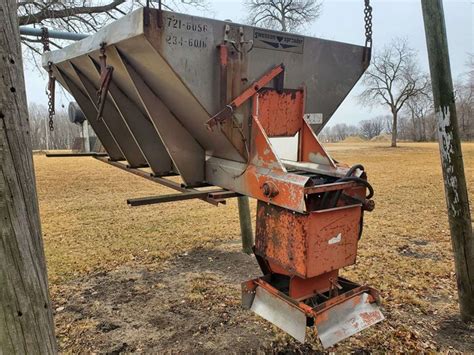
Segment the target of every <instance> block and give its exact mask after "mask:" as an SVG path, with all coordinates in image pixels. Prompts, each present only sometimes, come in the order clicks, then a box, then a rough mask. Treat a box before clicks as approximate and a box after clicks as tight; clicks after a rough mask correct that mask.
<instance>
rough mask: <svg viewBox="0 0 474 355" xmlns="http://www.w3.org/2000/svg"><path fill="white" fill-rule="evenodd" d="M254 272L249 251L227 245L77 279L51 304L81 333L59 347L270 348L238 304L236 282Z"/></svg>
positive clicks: (266, 332)
mask: <svg viewBox="0 0 474 355" xmlns="http://www.w3.org/2000/svg"><path fill="white" fill-rule="evenodd" d="M258 274H259V270H258V266H257V264H256V262H255V260H254V259H253V258H252V257H250V256H247V255H245V254H243V253H241V252H240V251H239V250H238V247H237V246H236V245H235V244H227V245H223V246H222V247H220V248H217V249H212V250H206V249H195V250H192V251H190V252H189V253H185V254H183V255H180V256H179V257H178V258H176V259H174V260H172V261H169V262H167V263H166V264H165V266H164V268H163V269H162V270H150V269H146V268H143V267H138V268H135V269H132V268H130V267H122V268H119V269H118V270H116V271H112V272H108V273H99V274H94V275H91V276H90V277H88V278H81V279H78V280H75V281H74V282H71V283H70V284H69V285H68V286H67V287H66V288H65V289H64V292H62V295H61V296H60V297H59V301H58V302H56V305H55V307H57V310H58V312H57V314H56V322H57V323H58V324H59V325H60V327H61V328H63V329H62V330H64V331H65V332H68V330H69V329H70V328H71V329H76V330H78V331H80V332H81V336H79V337H76V336H72V337H71V338H64V339H63V340H64V341H63V342H62V348H63V349H64V350H72V351H74V352H75V351H84V350H85V349H87V350H90V351H99V352H107V353H119V352H122V351H126V352H127V351H144V350H146V351H151V352H163V351H166V352H184V353H189V352H193V353H195V352H206V353H207V352H222V351H225V352H245V351H247V350H251V349H252V350H256V349H263V348H266V347H269V346H270V345H271V344H270V342H269V340H268V339H270V338H271V336H270V335H271V331H270V328H272V327H271V326H270V325H269V324H268V323H266V322H264V321H261V320H260V319H259V318H257V317H256V316H254V315H253V314H252V313H251V312H249V311H246V310H243V309H242V308H241V307H240V286H239V285H240V282H241V281H243V280H246V279H249V278H252V277H255V276H257V275H258ZM63 307H64V309H63ZM69 336H71V334H69Z"/></svg>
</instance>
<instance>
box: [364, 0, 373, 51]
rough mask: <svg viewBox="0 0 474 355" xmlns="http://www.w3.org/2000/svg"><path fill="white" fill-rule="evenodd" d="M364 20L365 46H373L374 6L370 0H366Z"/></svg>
mask: <svg viewBox="0 0 474 355" xmlns="http://www.w3.org/2000/svg"><path fill="white" fill-rule="evenodd" d="M364 21H365V46H366V47H372V6H370V0H365V8H364Z"/></svg>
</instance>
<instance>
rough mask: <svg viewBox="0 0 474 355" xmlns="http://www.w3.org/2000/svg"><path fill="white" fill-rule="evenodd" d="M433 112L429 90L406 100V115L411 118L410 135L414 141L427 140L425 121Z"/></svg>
mask: <svg viewBox="0 0 474 355" xmlns="http://www.w3.org/2000/svg"><path fill="white" fill-rule="evenodd" d="M433 111H434V107H433V97H432V95H431V93H430V91H429V89H428V91H427V92H423V93H421V94H420V95H417V96H413V97H411V98H409V99H408V100H407V104H406V113H407V114H408V115H409V116H410V117H411V123H412V129H411V135H412V139H413V140H414V141H416V142H424V141H426V140H427V136H428V135H429V134H428V132H427V126H428V124H427V121H428V117H429V114H430V113H431V112H433Z"/></svg>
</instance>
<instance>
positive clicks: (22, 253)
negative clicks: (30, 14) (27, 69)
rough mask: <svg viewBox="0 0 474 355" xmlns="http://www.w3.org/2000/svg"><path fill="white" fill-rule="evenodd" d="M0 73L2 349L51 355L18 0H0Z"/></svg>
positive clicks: (51, 334)
mask: <svg viewBox="0 0 474 355" xmlns="http://www.w3.org/2000/svg"><path fill="white" fill-rule="evenodd" d="M0 74H1V75H2V78H3V79H2V80H1V81H0V354H54V353H56V352H57V347H56V339H55V336H54V323H53V315H52V311H51V302H50V298H49V293H48V281H47V274H46V262H45V256H44V251H43V241H42V235H41V225H40V218H39V209H38V200H37V197H36V186H35V176H34V170H33V157H32V151H31V141H30V136H29V124H28V110H27V103H26V93H25V81H24V76H23V63H22V58H21V49H20V35H19V31H18V21H17V2H16V0H3V1H1V2H0Z"/></svg>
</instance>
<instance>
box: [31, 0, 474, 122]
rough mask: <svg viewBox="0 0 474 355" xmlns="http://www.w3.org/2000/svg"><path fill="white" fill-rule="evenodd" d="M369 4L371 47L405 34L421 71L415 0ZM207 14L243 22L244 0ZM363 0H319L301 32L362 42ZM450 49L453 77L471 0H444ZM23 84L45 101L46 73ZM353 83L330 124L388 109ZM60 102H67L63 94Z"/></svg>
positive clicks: (469, 39)
mask: <svg viewBox="0 0 474 355" xmlns="http://www.w3.org/2000/svg"><path fill="white" fill-rule="evenodd" d="M371 2H372V6H373V8H374V11H373V16H374V21H373V22H374V24H373V30H374V49H375V50H377V48H382V47H383V46H384V45H385V44H387V43H389V42H390V40H391V39H392V38H394V37H405V38H407V39H408V41H409V44H410V46H411V47H413V48H415V49H417V51H418V56H419V60H420V65H421V68H422V70H424V71H426V72H427V71H428V58H427V54H426V44H425V34H424V28H423V19H422V14H421V5H420V3H421V2H420V0H372V1H371ZM209 3H210V4H211V8H212V13H208V14H202V13H196V15H200V16H204V17H215V18H217V19H222V20H224V19H230V20H232V21H233V22H242V20H243V18H245V9H244V8H243V6H242V4H243V0H238V1H234V0H209ZM363 3H364V1H363V0H324V5H323V12H322V15H321V17H320V18H319V19H318V20H317V21H315V22H314V23H312V24H310V25H309V26H307V28H306V30H305V31H304V34H306V35H312V36H316V37H322V38H326V39H332V40H337V41H341V42H349V43H355V44H363V43H364V29H363V26H364V23H363ZM444 10H445V17H446V25H447V31H448V42H449V50H450V55H451V67H452V72H453V78H455V79H456V78H458V77H459V76H460V75H462V73H464V72H465V71H466V66H465V64H466V61H467V54H468V53H473V52H474V35H473V32H474V23H473V18H474V0H444ZM25 78H26V88H27V95H28V100H29V102H37V103H43V104H46V103H47V99H46V95H45V93H44V91H45V86H46V76H45V75H43V76H42V75H41V74H40V73H39V72H38V71H37V69H35V68H34V67H33V66H32V65H26V75H25ZM360 89H361V85H360V84H359V85H357V86H356V87H355V88H354V90H353V91H352V92H351V94H350V95H349V97H348V98H347V99H346V101H345V102H344V103H343V104H342V105H341V107H340V108H339V109H338V111H337V112H336V113H335V115H334V116H333V118H332V120H331V122H330V124H335V123H342V122H344V123H348V124H356V123H357V122H358V121H360V120H362V119H367V118H370V117H372V116H375V115H380V114H387V113H388V111H387V109H386V108H384V107H380V108H374V109H371V110H370V109H368V108H366V107H362V106H360V105H358V104H357V100H356V99H355V96H356V94H357V93H358V92H360ZM59 101H60V103H61V102H62V103H64V104H66V103H67V101H68V100H67V99H66V98H65V97H63V98H59Z"/></svg>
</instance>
